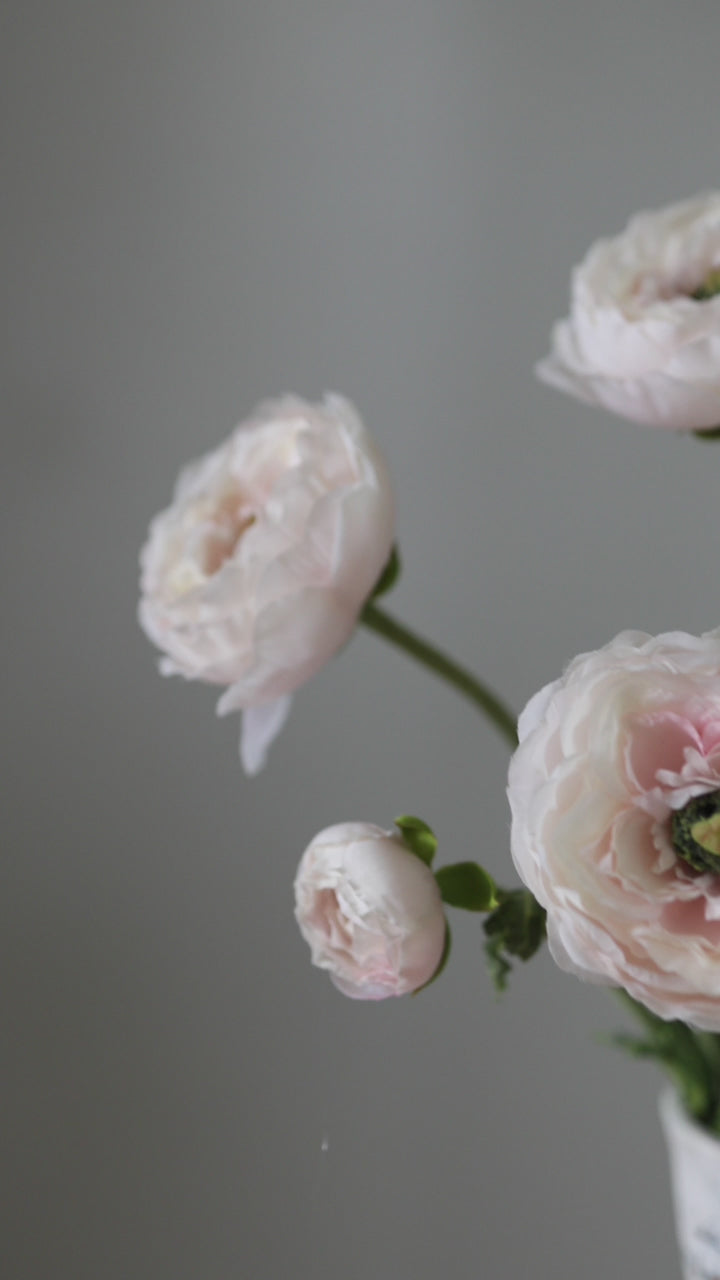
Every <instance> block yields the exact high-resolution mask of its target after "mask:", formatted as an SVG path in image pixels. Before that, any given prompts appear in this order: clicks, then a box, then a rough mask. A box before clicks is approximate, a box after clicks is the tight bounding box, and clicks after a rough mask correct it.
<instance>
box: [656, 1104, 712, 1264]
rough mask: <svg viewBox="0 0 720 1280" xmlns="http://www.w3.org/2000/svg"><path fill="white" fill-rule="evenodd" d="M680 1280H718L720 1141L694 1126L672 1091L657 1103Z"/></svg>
mask: <svg viewBox="0 0 720 1280" xmlns="http://www.w3.org/2000/svg"><path fill="white" fill-rule="evenodd" d="M660 1119H661V1121H662V1127H663V1132H664V1134H665V1141H666V1142H667V1147H668V1154H669V1157H670V1175H671V1180H672V1189H673V1201H674V1205H675V1230H676V1235H677V1241H678V1248H679V1250H680V1260H681V1263H682V1274H683V1278H684V1280H720V1137H718V1138H715V1137H713V1135H712V1134H710V1133H707V1131H706V1130H705V1129H701V1128H700V1126H699V1125H697V1124H695V1122H694V1121H693V1120H691V1119H690V1118H689V1117H688V1116H687V1115H686V1114H685V1111H684V1110H683V1108H682V1106H681V1104H680V1102H679V1101H678V1098H677V1096H676V1094H675V1092H674V1090H672V1089H668V1090H667V1091H666V1092H664V1093H663V1094H662V1095H661V1098H660Z"/></svg>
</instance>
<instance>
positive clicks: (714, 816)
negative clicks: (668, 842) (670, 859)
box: [670, 791, 720, 873]
mask: <svg viewBox="0 0 720 1280" xmlns="http://www.w3.org/2000/svg"><path fill="white" fill-rule="evenodd" d="M670 834H671V838H672V842H673V848H674V849H675V851H676V853H678V854H679V856H680V857H681V858H682V859H683V861H684V862H687V863H688V865H689V866H691V867H694V869H695V870H696V871H714V872H716V873H718V872H720V791H706V792H705V794H704V795H701V796H695V798H694V799H693V800H688V802H687V804H686V805H683V807H682V809H676V810H675V812H674V813H673V815H672V818H671V819H670Z"/></svg>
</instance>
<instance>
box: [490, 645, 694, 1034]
mask: <svg viewBox="0 0 720 1280" xmlns="http://www.w3.org/2000/svg"><path fill="white" fill-rule="evenodd" d="M519 738H520V745H519V747H518V749H517V751H516V752H515V755H514V756H513V759H512V761H511V764H510V773H509V780H508V796H509V800H510V807H511V810H512V836H511V844H512V855H513V860H514V862H515V865H516V867H517V870H518V872H519V873H520V876H521V877H522V879H523V880H524V882H525V884H526V885H527V886H528V888H529V889H530V890H531V891H532V893H533V894H534V895H535V897H536V898H537V899H538V901H539V902H540V903H541V904H542V906H543V907H545V908H546V910H547V924H548V941H549V945H550V950H551V952H552V955H553V956H554V958H555V960H556V961H557V963H558V964H559V965H560V966H561V968H563V969H566V970H568V971H569V972H570V973H574V974H576V975H577V976H578V977H580V978H586V979H589V980H591V981H594V982H599V983H607V984H610V985H613V986H619V987H624V988H625V990H626V991H628V992H629V993H630V995H632V996H634V997H635V999H637V1000H639V1001H641V1002H642V1003H643V1004H644V1005H646V1006H647V1007H648V1008H649V1009H651V1010H652V1011H653V1012H654V1013H656V1014H658V1015H659V1016H660V1017H661V1018H665V1019H672V1018H679V1019H680V1020H682V1021H683V1022H686V1023H689V1024H691V1025H693V1026H696V1027H701V1028H704V1029H707V1030H711V1031H720V875H718V874H714V873H713V872H710V871H707V872H698V871H695V870H693V869H692V867H690V866H689V865H688V864H687V863H686V862H685V861H684V860H683V859H681V858H680V857H679V855H678V853H677V852H676V849H675V847H674V844H673V840H672V838H671V827H670V824H671V814H672V812H673V810H679V809H682V808H684V806H685V805H686V804H687V803H688V802H689V801H690V800H691V799H693V798H694V797H696V796H699V795H703V794H707V793H709V792H712V791H716V790H717V789H718V788H720V636H719V635H718V633H717V632H715V633H713V632H710V633H708V634H706V635H703V636H700V637H697V636H691V635H687V634H685V633H684V632H669V633H668V634H666V635H660V636H657V637H652V636H648V635H645V634H644V633H642V632H635V631H626V632H623V633H621V634H620V635H619V636H616V638H615V639H614V640H612V641H611V642H610V644H608V645H606V646H605V648H603V649H599V650H597V652H595V653H586V654H582V655H580V656H579V657H577V658H575V659H573V661H572V662H571V663H570V665H569V667H568V668H567V670H566V672H565V674H564V675H563V676H562V677H561V679H559V680H556V681H555V682H554V683H553V684H549V685H547V686H546V687H545V688H544V689H542V690H541V691H540V692H539V693H537V694H536V695H535V696H534V697H533V698H531V700H530V702H529V703H528V705H527V707H526V708H525V710H524V711H523V713H522V715H521V717H520V722H519Z"/></svg>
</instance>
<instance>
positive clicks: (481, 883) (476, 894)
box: [435, 862, 498, 911]
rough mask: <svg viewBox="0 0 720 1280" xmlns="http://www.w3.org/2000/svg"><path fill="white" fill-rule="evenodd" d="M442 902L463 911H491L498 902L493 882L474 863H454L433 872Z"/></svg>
mask: <svg viewBox="0 0 720 1280" xmlns="http://www.w3.org/2000/svg"><path fill="white" fill-rule="evenodd" d="M435 879H436V880H437V882H438V885H439V887H440V896H441V897H442V900H443V902H447V903H448V905H449V906H451V907H462V908H463V909H464V910H465V911H492V910H493V909H494V908H495V907H496V906H497V905H498V900H497V897H496V896H495V881H494V880H493V878H492V876H490V875H488V873H487V871H484V870H483V868H482V867H479V866H478V864H477V863H476V862H455V863H453V864H452V865H451V866H449V867H441V868H440V870H439V871H436V872H435Z"/></svg>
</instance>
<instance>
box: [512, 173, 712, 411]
mask: <svg viewBox="0 0 720 1280" xmlns="http://www.w3.org/2000/svg"><path fill="white" fill-rule="evenodd" d="M719 290H720V192H709V193H707V194H704V195H700V196H696V197H695V198H694V199H692V200H686V201H683V202H682V203H680V204H672V205H669V206H668V207H667V208H664V209H659V210H657V211H655V212H651V213H639V214H637V215H636V216H635V217H634V218H632V219H631V221H630V222H629V223H628V225H627V227H626V228H625V230H624V231H623V232H622V233H621V234H620V235H618V236H616V237H615V238H614V239H611V240H598V241H597V242H596V243H595V244H594V245H592V247H591V248H590V250H589V251H588V253H587V255H586V256H585V258H584V259H583V261H582V262H581V263H580V265H579V266H578V267H576V268H575V270H574V272H573V277H572V299H571V306H570V314H569V316H568V317H567V318H566V319H565V320H562V321H560V322H559V323H558V324H557V325H556V326H555V328H554V330H553V335H552V350H551V352H550V355H549V356H548V357H547V359H545V360H543V361H541V362H540V363H539V364H538V366H537V368H536V372H537V374H538V376H539V377H540V378H541V379H542V380H543V381H544V382H548V383H550V384H551V385H552V386H554V387H557V388H558V389H559V390H561V391H567V392H569V393H570V394H571V395H575V396H578V397H579V398H580V399H581V400H586V401H588V402H589V403H590V404H596V405H601V406H602V407H603V408H605V409H609V410H610V411H611V412H613V413H617V414H620V416H621V417H624V418H631V419H633V420H634V421H636V422H642V423H645V424H647V425H649V426H655V427H667V428H675V429H677V430H680V431H688V430H693V429H700V430H702V429H707V428H710V427H717V426H719V425H720V293H719V292H718V291H719Z"/></svg>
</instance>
